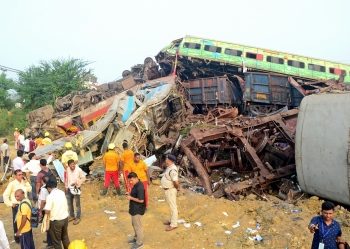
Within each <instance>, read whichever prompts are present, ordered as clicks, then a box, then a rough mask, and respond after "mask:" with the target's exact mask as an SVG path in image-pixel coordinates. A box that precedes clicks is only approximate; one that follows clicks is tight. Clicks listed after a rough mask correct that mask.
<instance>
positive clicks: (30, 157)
mask: <svg viewBox="0 0 350 249" xmlns="http://www.w3.org/2000/svg"><path fill="white" fill-rule="evenodd" d="M34 156H35V153H33V152H32V153H29V155H28V158H29V160H32V158H33V157H34Z"/></svg>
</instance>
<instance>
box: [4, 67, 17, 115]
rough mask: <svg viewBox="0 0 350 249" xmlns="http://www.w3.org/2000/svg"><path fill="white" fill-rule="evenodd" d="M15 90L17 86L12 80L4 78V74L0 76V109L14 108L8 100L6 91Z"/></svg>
mask: <svg viewBox="0 0 350 249" xmlns="http://www.w3.org/2000/svg"><path fill="white" fill-rule="evenodd" d="M9 89H17V84H16V82H15V81H14V80H12V79H9V78H7V77H6V74H5V73H1V74H0V108H5V109H7V110H8V109H10V108H12V107H13V106H14V103H13V101H12V100H11V99H9V98H8V94H7V90H9Z"/></svg>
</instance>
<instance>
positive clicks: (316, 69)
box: [156, 36, 350, 115]
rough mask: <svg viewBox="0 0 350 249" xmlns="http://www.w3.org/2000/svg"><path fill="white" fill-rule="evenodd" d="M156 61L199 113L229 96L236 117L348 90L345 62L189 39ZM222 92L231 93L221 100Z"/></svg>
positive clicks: (349, 75)
mask: <svg viewBox="0 0 350 249" xmlns="http://www.w3.org/2000/svg"><path fill="white" fill-rule="evenodd" d="M156 59H157V61H158V63H159V65H160V67H161V70H162V71H163V73H165V74H169V73H171V72H172V71H174V70H175V71H176V72H177V74H178V76H179V77H180V78H181V79H182V80H186V81H187V82H188V84H187V86H188V89H189V97H190V100H191V101H192V102H191V103H192V104H194V105H195V106H196V107H197V109H198V110H199V111H202V110H203V108H204V109H206V108H207V107H209V108H210V107H212V106H217V105H225V104H227V101H226V99H228V98H229V99H230V104H231V105H234V106H237V107H238V108H239V109H240V111H241V113H250V114H253V115H260V114H271V113H274V112H276V111H278V110H280V109H281V108H284V109H286V108H294V107H297V106H299V104H300V101H301V100H302V98H303V97H304V96H305V95H307V94H310V93H315V92H320V91H323V90H325V89H326V90H328V89H329V88H337V89H339V88H341V89H343V88H345V87H349V86H350V65H348V64H344V63H337V62H331V61H326V60H320V59H315V58H311V57H306V56H300V55H295V54H291V53H284V52H279V51H273V50H268V49H262V48H256V47H251V46H246V45H241V44H234V43H227V42H221V41H216V40H210V39H203V38H198V37H192V36H186V37H184V38H181V39H178V40H175V41H173V42H172V43H171V44H170V45H168V46H167V47H165V48H164V49H162V50H161V51H160V52H159V53H158V54H157V55H156ZM208 77H209V78H208ZM221 77H226V80H222V78H221ZM199 78H203V79H199ZM344 83H345V84H344ZM215 88H216V92H215ZM222 89H228V90H229V92H230V93H231V96H230V97H226V98H225V101H222V99H220V95H222V94H223V93H221V92H220V91H222ZM229 92H225V93H224V94H226V95H227V94H228V93H229ZM213 93H215V94H216V96H215V94H214V97H216V100H215V101H214V100H213V97H212V95H213ZM200 96H202V97H201V100H200V99H199V97H200ZM200 101H201V102H202V103H199V102H200Z"/></svg>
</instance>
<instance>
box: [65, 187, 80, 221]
mask: <svg viewBox="0 0 350 249" xmlns="http://www.w3.org/2000/svg"><path fill="white" fill-rule="evenodd" d="M66 198H67V204H68V209H69V216H70V217H73V218H78V219H80V217H81V206H80V195H73V194H72V193H71V192H70V190H69V189H68V190H67V192H66ZM73 202H74V203H73ZM74 204H75V208H76V211H77V215H75V213H74Z"/></svg>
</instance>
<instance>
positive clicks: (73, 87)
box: [19, 59, 91, 110]
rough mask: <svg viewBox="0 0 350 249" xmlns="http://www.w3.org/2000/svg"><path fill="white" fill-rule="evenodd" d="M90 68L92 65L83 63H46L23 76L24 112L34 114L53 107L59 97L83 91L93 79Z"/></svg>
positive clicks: (20, 90) (43, 62)
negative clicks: (86, 81) (46, 107)
mask: <svg viewBox="0 0 350 249" xmlns="http://www.w3.org/2000/svg"><path fill="white" fill-rule="evenodd" d="M88 65H89V62H87V61H83V60H80V59H62V60H52V61H42V62H40V64H39V65H38V66H31V67H29V68H28V69H27V70H26V71H25V72H23V73H20V74H19V85H20V88H19V93H20V95H21V97H22V98H23V102H24V108H25V109H27V110H34V109H36V108H39V107H41V106H44V105H47V104H53V103H54V102H55V99H56V98H57V97H62V96H65V95H67V94H69V93H71V92H72V91H77V90H83V89H84V81H85V78H86V76H87V75H91V69H87V68H86V67H87V66H88Z"/></svg>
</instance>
